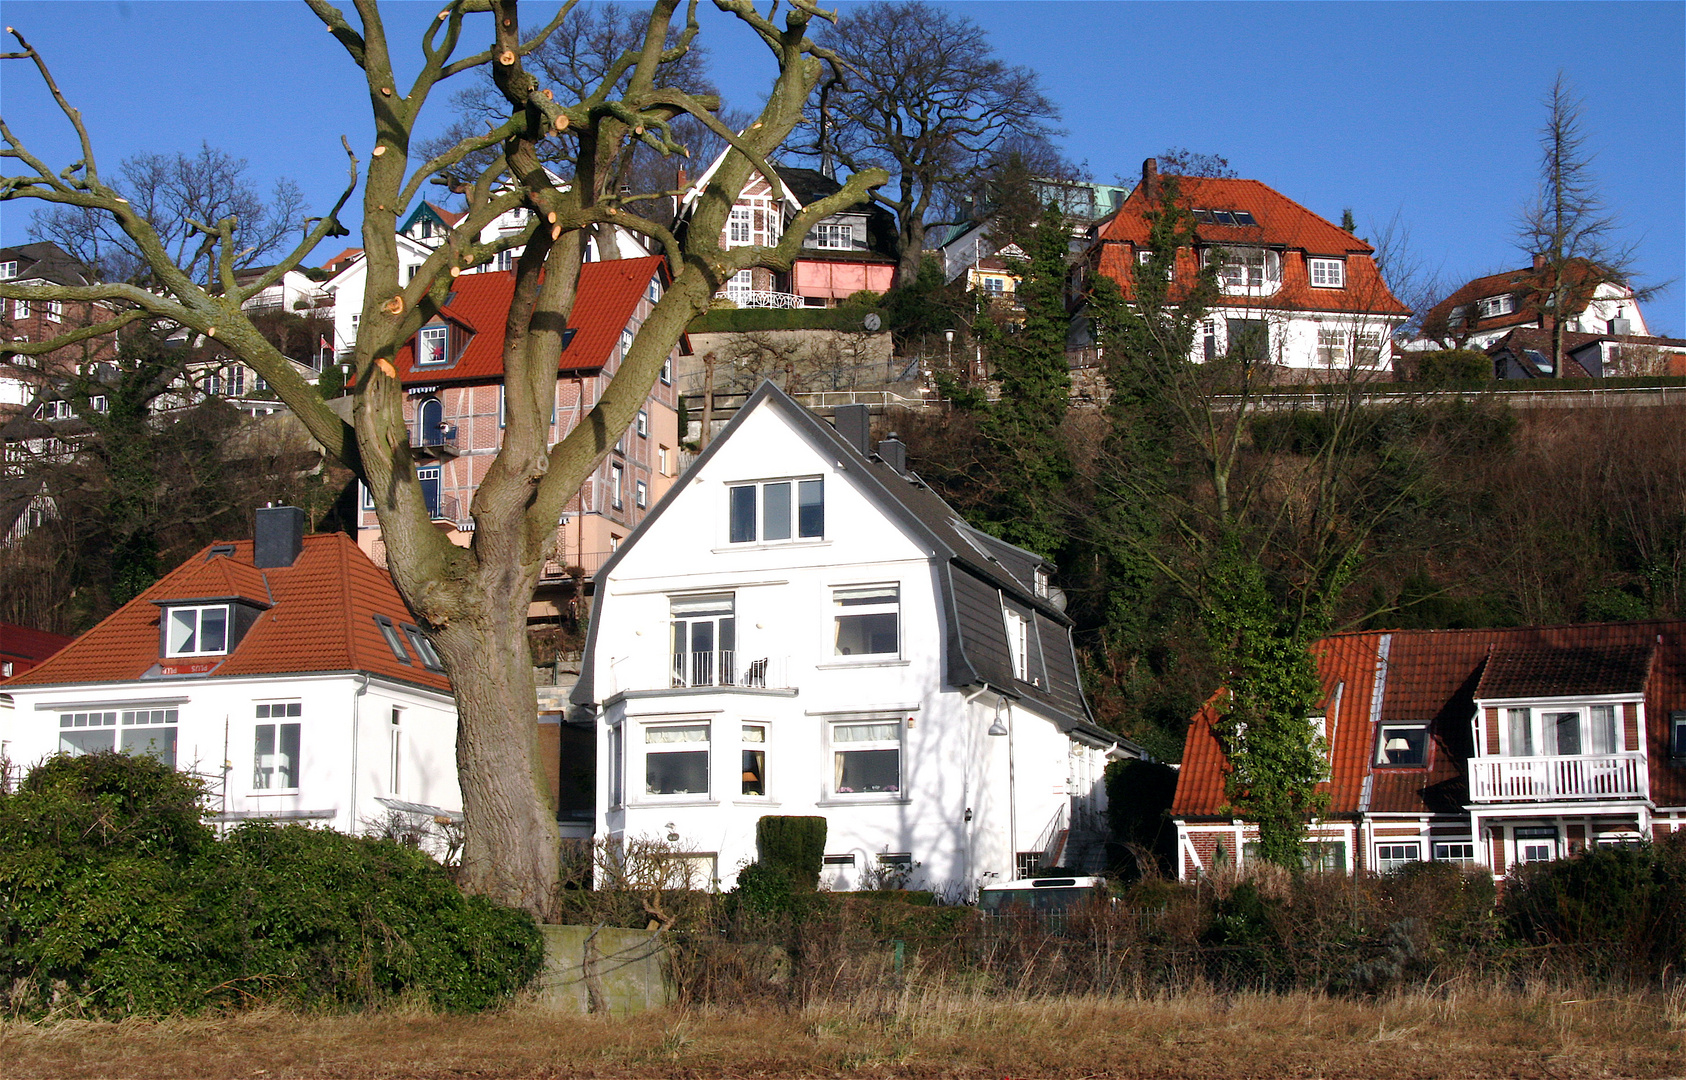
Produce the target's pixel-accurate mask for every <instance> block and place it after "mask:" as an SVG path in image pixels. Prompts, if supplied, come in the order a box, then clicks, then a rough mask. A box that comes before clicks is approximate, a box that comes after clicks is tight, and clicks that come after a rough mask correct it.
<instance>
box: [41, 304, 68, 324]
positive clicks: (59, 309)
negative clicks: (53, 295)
mask: <svg viewBox="0 0 1686 1080" xmlns="http://www.w3.org/2000/svg"><path fill="white" fill-rule="evenodd" d="M41 317H42V318H43V319H50V320H52V321H53V322H58V321H59V319H61V318H63V317H64V304H63V303H62V302H61V301H58V300H48V301H45V302H44V303H42V305H41Z"/></svg>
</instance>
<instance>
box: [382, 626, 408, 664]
mask: <svg viewBox="0 0 1686 1080" xmlns="http://www.w3.org/2000/svg"><path fill="white" fill-rule="evenodd" d="M375 625H376V626H378V627H380V628H381V636H382V637H384V638H386V647H387V648H389V649H391V650H392V655H393V656H395V657H397V658H398V662H399V663H400V664H408V663H410V654H409V653H407V652H405V651H404V639H403V638H401V637H399V636H398V628H397V627H396V626H394V625H392V620H391V619H389V618H387V617H386V616H385V615H376V616H375Z"/></svg>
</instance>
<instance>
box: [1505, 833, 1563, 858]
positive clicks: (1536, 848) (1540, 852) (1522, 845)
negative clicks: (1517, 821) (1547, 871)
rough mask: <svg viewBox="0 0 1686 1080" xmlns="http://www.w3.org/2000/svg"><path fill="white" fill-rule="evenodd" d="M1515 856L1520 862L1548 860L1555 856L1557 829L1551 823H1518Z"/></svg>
mask: <svg viewBox="0 0 1686 1080" xmlns="http://www.w3.org/2000/svg"><path fill="white" fill-rule="evenodd" d="M1515 836H1516V857H1517V859H1518V860H1519V861H1521V862H1550V861H1551V860H1553V859H1555V858H1557V829H1556V828H1555V827H1554V826H1551V825H1519V826H1517V828H1516V831H1515Z"/></svg>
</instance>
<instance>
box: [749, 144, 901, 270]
mask: <svg viewBox="0 0 1686 1080" xmlns="http://www.w3.org/2000/svg"><path fill="white" fill-rule="evenodd" d="M778 173H779V179H780V180H782V181H783V182H784V185H785V187H787V188H789V189H790V193H791V194H792V195H794V196H796V201H797V202H799V203H801V204H802V205H803V206H807V205H808V204H809V203H811V202H814V201H815V200H816V199H823V198H825V197H826V196H827V195H835V194H837V193H838V192H839V191H841V190H843V185H842V184H840V183H838V182H837V181H836V180H834V179H833V178H831V177H829V176H827V175H826V174H825V173H822V172H820V171H819V170H818V169H798V168H793V167H790V166H787V165H780V166H779V167H778ZM838 212H839V213H842V214H865V215H866V251H864V252H861V251H834V250H831V249H816V248H808V249H806V250H807V251H808V252H809V256H808V257H809V258H814V257H816V256H814V255H813V254H812V253H813V252H814V251H816V250H818V251H823V255H820V256H818V257H819V258H823V259H825V260H826V261H829V262H875V261H883V260H893V258H894V255H895V250H896V248H895V244H896V223H895V219H894V218H893V217H892V216H891V215H890V212H889V211H888V210H886V209H884V208H883V207H882V206H879V205H878V204H877V203H875V202H868V203H862V204H861V205H859V206H851V207H850V208H849V209H847V210H840V211H838Z"/></svg>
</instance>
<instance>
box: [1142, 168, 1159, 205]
mask: <svg viewBox="0 0 1686 1080" xmlns="http://www.w3.org/2000/svg"><path fill="white" fill-rule="evenodd" d="M1142 194H1143V195H1145V196H1147V197H1148V198H1150V199H1157V198H1159V160H1158V159H1157V158H1148V159H1147V160H1146V161H1144V162H1142Z"/></svg>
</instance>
